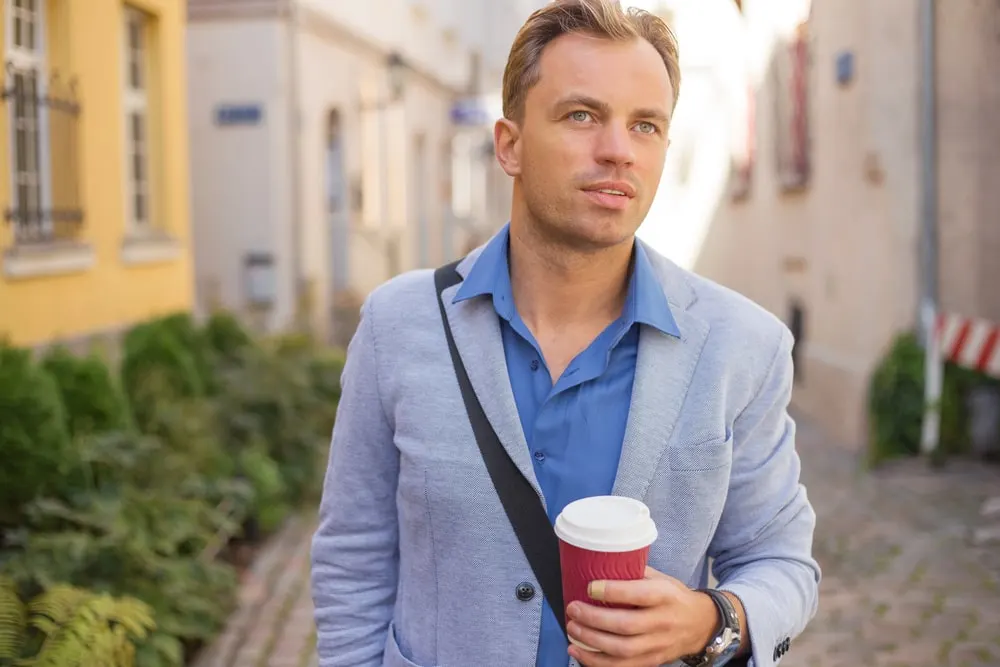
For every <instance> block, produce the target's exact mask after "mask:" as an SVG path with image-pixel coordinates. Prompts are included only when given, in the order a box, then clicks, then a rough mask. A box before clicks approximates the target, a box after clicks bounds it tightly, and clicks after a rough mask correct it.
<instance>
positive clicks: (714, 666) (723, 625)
mask: <svg viewBox="0 0 1000 667" xmlns="http://www.w3.org/2000/svg"><path fill="white" fill-rule="evenodd" d="M698 592H699V593H704V594H705V595H707V596H708V597H710V598H711V599H712V602H714V603H715V607H716V609H717V610H718V612H719V626H718V629H717V630H716V631H715V634H714V635H713V636H712V639H711V641H709V643H708V646H706V647H705V648H704V650H702V652H701V653H698V654H696V655H691V656H685V657H683V658H681V660H682V661H683V662H684V663H685V664H686V665H688V666H689V667H719V666H721V665H724V664H725V663H726V662H728V660H729V658H730V657H731V656H732V655H733V653H735V649H733V644H735V645H736V648H738V647H739V644H740V641H741V637H740V617H739V614H738V613H737V612H736V606H735V605H734V604H733V603H732V601H731V600H730V599H729V598H728V597H726V596H725V595H724V594H723V593H722V592H720V591H717V590H715V589H712V588H700V589H698Z"/></svg>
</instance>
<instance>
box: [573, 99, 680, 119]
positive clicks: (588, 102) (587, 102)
mask: <svg viewBox="0 0 1000 667" xmlns="http://www.w3.org/2000/svg"><path fill="white" fill-rule="evenodd" d="M568 106H583V107H587V108H589V109H593V110H594V111H597V112H598V113H600V114H602V115H605V116H609V115H611V106H610V105H609V104H608V103H607V102H602V101H601V100H598V99H595V98H593V97H589V96H587V95H570V96H569V97H564V98H563V99H561V100H559V102H558V103H557V104H556V107H555V108H556V109H562V108H564V107H568ZM632 115H633V116H635V117H637V118H648V119H650V120H658V121H661V122H663V123H668V122H670V116H668V115H667V114H666V113H664V112H663V111H661V110H659V109H652V108H650V109H636V110H635V112H634V113H633V114H632Z"/></svg>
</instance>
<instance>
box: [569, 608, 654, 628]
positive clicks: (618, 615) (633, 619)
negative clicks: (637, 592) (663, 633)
mask: <svg viewBox="0 0 1000 667" xmlns="http://www.w3.org/2000/svg"><path fill="white" fill-rule="evenodd" d="M567 612H568V616H569V619H568V620H570V621H575V622H576V623H578V624H579V625H583V626H586V627H588V628H592V629H594V630H601V631H603V632H609V633H612V634H615V635H621V636H633V635H641V634H646V633H648V632H652V631H654V630H657V629H665V628H659V627H658V619H659V615H658V613H657V611H656V610H654V609H642V608H640V609H609V608H608V607H598V606H596V605H592V604H586V603H584V602H574V603H573V604H571V605H570V606H569V609H568V610H567Z"/></svg>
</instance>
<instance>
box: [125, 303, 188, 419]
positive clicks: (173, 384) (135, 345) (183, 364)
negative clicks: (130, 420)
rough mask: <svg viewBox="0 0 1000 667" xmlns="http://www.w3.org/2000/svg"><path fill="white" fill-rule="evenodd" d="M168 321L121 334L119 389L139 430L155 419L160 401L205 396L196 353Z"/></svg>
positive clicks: (153, 322) (176, 327)
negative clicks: (130, 407) (121, 386)
mask: <svg viewBox="0 0 1000 667" xmlns="http://www.w3.org/2000/svg"><path fill="white" fill-rule="evenodd" d="M180 328H181V327H179V326H178V325H177V324H176V323H173V321H171V320H163V319H161V320H154V321H152V322H144V323H142V324H139V325H136V326H135V327H133V328H132V329H130V330H129V331H128V333H127V334H125V339H124V341H123V358H122V369H121V375H122V385H123V387H124V389H125V392H126V394H127V395H128V398H129V401H130V402H131V405H132V414H133V416H134V417H135V420H136V424H137V425H138V426H139V428H140V429H142V430H144V431H145V430H146V429H147V428H148V427H149V425H150V424H151V423H152V422H154V421H155V419H156V411H157V405H158V404H159V403H160V402H162V401H175V400H178V399H182V398H194V397H202V396H204V395H205V394H206V388H205V383H204V380H203V378H202V372H201V370H200V369H199V367H198V360H197V359H196V353H195V352H193V351H192V349H191V347H190V346H189V344H188V343H189V341H188V342H186V336H185V335H183V334H179V333H178V329H180Z"/></svg>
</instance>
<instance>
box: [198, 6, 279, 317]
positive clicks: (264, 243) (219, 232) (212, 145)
mask: <svg viewBox="0 0 1000 667" xmlns="http://www.w3.org/2000/svg"><path fill="white" fill-rule="evenodd" d="M286 38H287V32H286V30H285V28H284V26H283V25H282V24H281V23H280V22H278V21H277V20H273V19H253V20H244V21H239V22H223V21H209V22H204V23H195V24H193V25H190V26H189V28H188V34H187V44H188V86H189V95H188V99H189V124H190V128H191V130H190V142H191V159H192V164H191V180H192V183H191V192H192V216H193V233H194V248H195V264H196V279H197V285H198V288H197V304H198V308H199V310H200V311H201V312H205V311H206V310H207V309H208V308H210V307H212V306H213V304H215V303H216V302H221V303H222V304H224V305H226V306H227V307H230V308H239V309H242V308H243V306H244V304H245V303H246V297H247V295H246V290H245V284H244V283H245V273H244V266H243V259H244V257H245V255H246V254H247V253H250V252H258V253H269V254H273V255H274V258H275V262H276V273H275V294H276V308H275V309H274V311H273V312H272V314H271V316H270V317H269V318H267V320H266V321H265V322H264V324H265V326H266V327H267V328H268V329H274V328H281V327H283V326H285V325H286V324H287V323H288V321H289V318H290V317H291V312H292V302H293V299H292V295H293V292H294V279H293V273H292V266H293V257H292V241H291V235H290V234H289V225H288V211H289V201H290V192H289V186H290V182H289V177H288V172H289V170H288V167H289V150H288V149H289V145H288V126H289V118H288V111H287V104H286V101H285V99H286V96H285V90H286V86H287V81H286V73H285V69H284V67H283V63H284V62H285V58H284V53H285V46H286ZM234 104H237V105H258V106H259V107H260V108H261V111H262V118H261V121H260V122H259V123H258V124H255V125H234V126H230V127H223V126H219V125H218V124H217V122H216V113H217V111H218V109H219V107H220V106H221V105H234Z"/></svg>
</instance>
